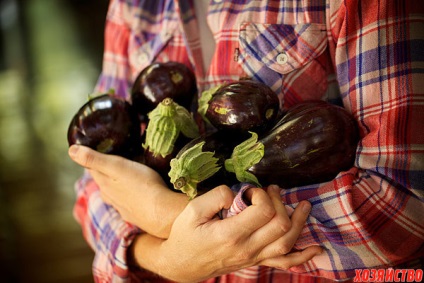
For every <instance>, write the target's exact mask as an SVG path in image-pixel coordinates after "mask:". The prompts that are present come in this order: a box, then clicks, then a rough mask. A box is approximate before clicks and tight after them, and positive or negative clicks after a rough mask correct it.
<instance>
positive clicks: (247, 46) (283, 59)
mask: <svg viewBox="0 0 424 283" xmlns="http://www.w3.org/2000/svg"><path fill="white" fill-rule="evenodd" d="M239 42H240V48H241V50H240V51H241V52H244V53H245V54H246V55H247V58H248V59H247V60H249V59H254V60H257V61H259V62H260V63H262V64H263V65H265V66H266V67H268V68H269V69H272V70H273V71H275V72H278V73H280V74H287V73H289V72H292V71H294V70H296V69H299V68H301V67H303V66H305V65H306V64H308V63H309V62H311V61H312V60H314V59H315V58H317V57H318V56H319V55H321V54H322V53H323V52H324V50H325V49H326V47H327V38H326V29H325V24H314V23H309V24H298V25H285V24H260V23H251V22H245V23H243V24H242V25H241V27H240V33H239Z"/></svg>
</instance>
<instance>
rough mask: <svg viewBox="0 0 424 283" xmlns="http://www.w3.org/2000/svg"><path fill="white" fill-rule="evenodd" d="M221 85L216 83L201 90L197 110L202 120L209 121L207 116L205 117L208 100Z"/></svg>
mask: <svg viewBox="0 0 424 283" xmlns="http://www.w3.org/2000/svg"><path fill="white" fill-rule="evenodd" d="M221 86H222V85H218V86H216V87H213V88H210V89H207V90H205V91H203V92H202V95H201V96H200V98H199V107H198V109H197V112H198V113H199V114H200V116H201V117H202V118H203V120H204V121H206V122H208V123H209V124H210V122H209V120H208V118H206V112H207V111H208V107H209V101H210V100H211V99H212V97H213V96H214V94H215V93H216V91H217V90H218V89H219V88H220V87H221Z"/></svg>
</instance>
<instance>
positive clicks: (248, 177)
mask: <svg viewBox="0 0 424 283" xmlns="http://www.w3.org/2000/svg"><path fill="white" fill-rule="evenodd" d="M250 133H251V134H252V137H250V138H249V139H247V140H245V141H244V142H242V143H241V144H239V145H238V146H236V147H235V148H234V150H233V153H232V154H231V157H230V158H229V159H227V160H225V163H224V166H225V170H227V171H228V172H233V173H235V174H236V178H237V180H239V181H240V182H248V183H252V184H254V185H256V186H259V187H261V184H260V183H259V181H258V178H256V176H255V175H254V174H252V173H250V172H248V171H247V170H248V169H249V168H250V167H252V166H253V165H255V164H256V163H258V162H259V161H260V160H261V159H262V157H263V156H264V148H265V147H264V145H263V143H261V142H258V135H257V134H256V133H254V132H250Z"/></svg>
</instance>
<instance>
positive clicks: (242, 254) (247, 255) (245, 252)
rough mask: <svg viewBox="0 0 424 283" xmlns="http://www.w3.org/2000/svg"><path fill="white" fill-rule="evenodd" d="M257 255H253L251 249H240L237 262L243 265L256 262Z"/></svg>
mask: <svg viewBox="0 0 424 283" xmlns="http://www.w3.org/2000/svg"><path fill="white" fill-rule="evenodd" d="M255 258H256V256H255V253H253V252H252V251H251V250H250V249H240V250H239V252H238V253H237V254H236V260H237V261H238V262H239V263H240V264H242V263H247V262H253V261H255Z"/></svg>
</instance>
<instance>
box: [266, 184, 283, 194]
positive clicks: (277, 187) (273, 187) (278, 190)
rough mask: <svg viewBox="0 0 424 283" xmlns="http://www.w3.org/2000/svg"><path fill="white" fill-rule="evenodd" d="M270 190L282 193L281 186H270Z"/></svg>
mask: <svg viewBox="0 0 424 283" xmlns="http://www.w3.org/2000/svg"><path fill="white" fill-rule="evenodd" d="M268 190H272V191H273V192H278V193H279V192H280V190H281V189H280V187H279V186H277V185H269V186H268Z"/></svg>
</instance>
